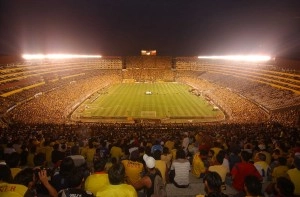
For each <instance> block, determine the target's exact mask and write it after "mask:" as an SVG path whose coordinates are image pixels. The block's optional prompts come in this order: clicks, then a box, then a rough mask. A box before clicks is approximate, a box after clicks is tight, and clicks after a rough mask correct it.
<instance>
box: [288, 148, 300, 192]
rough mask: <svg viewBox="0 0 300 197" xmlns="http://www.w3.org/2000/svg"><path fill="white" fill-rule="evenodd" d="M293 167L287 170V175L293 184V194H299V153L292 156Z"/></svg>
mask: <svg viewBox="0 0 300 197" xmlns="http://www.w3.org/2000/svg"><path fill="white" fill-rule="evenodd" d="M294 165H295V168H293V169H290V170H288V171H287V174H288V177H289V178H290V179H291V181H292V182H293V184H294V185H295V192H294V194H295V195H300V184H299V183H300V154H299V153H298V154H296V155H295V157H294Z"/></svg>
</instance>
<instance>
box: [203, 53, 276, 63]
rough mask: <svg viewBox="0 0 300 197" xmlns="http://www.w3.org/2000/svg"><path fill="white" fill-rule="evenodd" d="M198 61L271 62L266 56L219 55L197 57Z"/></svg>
mask: <svg viewBox="0 0 300 197" xmlns="http://www.w3.org/2000/svg"><path fill="white" fill-rule="evenodd" d="M198 58H199V59H221V60H232V61H248V62H263V61H269V60H271V57H270V56H266V55H221V56H198Z"/></svg>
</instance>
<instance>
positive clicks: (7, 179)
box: [0, 162, 13, 183]
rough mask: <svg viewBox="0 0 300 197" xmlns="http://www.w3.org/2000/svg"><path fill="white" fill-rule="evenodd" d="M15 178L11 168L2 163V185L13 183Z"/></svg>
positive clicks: (0, 169) (0, 174)
mask: <svg viewBox="0 0 300 197" xmlns="http://www.w3.org/2000/svg"><path fill="white" fill-rule="evenodd" d="M12 182H13V177H12V175H11V171H10V168H9V167H8V166H7V165H6V164H5V163H4V162H1V163H0V183H12Z"/></svg>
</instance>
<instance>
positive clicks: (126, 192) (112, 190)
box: [96, 184, 137, 197]
mask: <svg viewBox="0 0 300 197" xmlns="http://www.w3.org/2000/svg"><path fill="white" fill-rule="evenodd" d="M96 196H97V197H137V193H136V191H135V189H134V187H133V186H131V185H127V184H120V185H108V186H106V187H104V188H103V190H101V191H98V192H97V195H96Z"/></svg>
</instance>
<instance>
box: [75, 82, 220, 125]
mask: <svg viewBox="0 0 300 197" xmlns="http://www.w3.org/2000/svg"><path fill="white" fill-rule="evenodd" d="M190 90H191V87H189V86H187V85H185V84H180V83H167V82H165V83H122V84H117V85H114V86H111V87H109V88H108V89H105V90H99V91H98V92H97V93H95V94H94V95H92V96H91V97H89V98H88V99H87V100H85V101H84V102H83V103H82V104H81V105H80V106H79V107H78V108H77V109H76V110H75V112H74V113H73V115H72V117H73V119H74V117H76V119H80V121H82V120H84V121H92V122H95V121H96V122H101V121H108V120H113V121H117V120H126V121H132V120H136V119H140V120H143V119H144V120H146V119H148V120H149V119H160V120H164V121H167V122H168V121H169V122H174V121H175V122H185V121H189V122H199V121H201V122H211V121H218V120H221V119H224V114H223V112H222V111H221V110H219V109H218V108H216V106H214V105H213V104H212V103H211V102H208V101H207V100H205V99H204V98H203V97H201V96H197V95H195V94H193V93H191V91H190ZM214 107H215V108H214Z"/></svg>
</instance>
